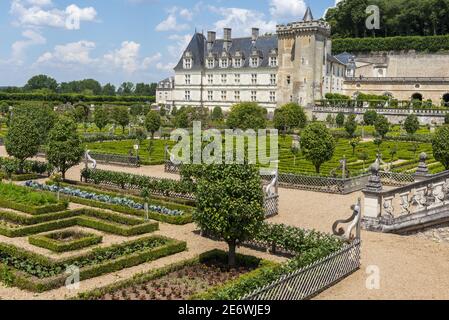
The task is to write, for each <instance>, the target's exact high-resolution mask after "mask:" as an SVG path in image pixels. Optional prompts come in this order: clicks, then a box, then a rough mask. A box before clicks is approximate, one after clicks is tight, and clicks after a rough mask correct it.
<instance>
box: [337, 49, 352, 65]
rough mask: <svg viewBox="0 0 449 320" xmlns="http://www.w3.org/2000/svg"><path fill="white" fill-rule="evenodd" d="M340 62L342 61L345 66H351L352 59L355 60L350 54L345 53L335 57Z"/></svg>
mask: <svg viewBox="0 0 449 320" xmlns="http://www.w3.org/2000/svg"><path fill="white" fill-rule="evenodd" d="M335 58H337V59H338V60H340V61H341V62H342V63H343V64H346V65H347V64H349V63H350V62H351V59H354V56H353V55H352V54H350V53H348V52H343V53H340V54H337V55H336V56H335Z"/></svg>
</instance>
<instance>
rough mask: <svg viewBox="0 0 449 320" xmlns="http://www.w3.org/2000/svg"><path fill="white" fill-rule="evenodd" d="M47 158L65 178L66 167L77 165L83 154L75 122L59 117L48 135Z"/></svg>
mask: <svg viewBox="0 0 449 320" xmlns="http://www.w3.org/2000/svg"><path fill="white" fill-rule="evenodd" d="M48 138H49V139H48V143H47V160H48V162H49V163H50V164H51V165H52V166H54V167H55V168H58V170H59V172H61V174H62V178H63V179H65V174H66V172H67V170H68V169H70V168H71V167H73V166H74V165H77V164H78V163H79V162H80V161H81V157H82V155H83V152H84V151H83V147H82V145H81V138H80V136H79V135H78V133H77V131H76V123H75V122H73V121H72V120H71V119H70V118H67V117H61V118H60V119H59V121H58V122H57V123H56V125H55V126H54V127H53V129H52V130H51V131H50V133H49V135H48Z"/></svg>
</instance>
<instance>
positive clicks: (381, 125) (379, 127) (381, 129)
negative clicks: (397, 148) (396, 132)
mask: <svg viewBox="0 0 449 320" xmlns="http://www.w3.org/2000/svg"><path fill="white" fill-rule="evenodd" d="M374 128H375V129H376V132H377V134H378V135H379V136H380V137H381V138H382V139H384V138H385V136H386V135H387V133H388V132H389V131H390V123H389V122H388V119H387V118H386V117H385V116H383V115H379V116H378V117H377V119H376V122H375V123H374Z"/></svg>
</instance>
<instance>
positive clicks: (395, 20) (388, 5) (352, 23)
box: [325, 0, 449, 38]
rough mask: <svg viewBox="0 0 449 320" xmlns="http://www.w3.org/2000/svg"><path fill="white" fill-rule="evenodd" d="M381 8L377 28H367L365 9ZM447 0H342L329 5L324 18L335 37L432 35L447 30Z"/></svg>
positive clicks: (448, 20)
mask: <svg viewBox="0 0 449 320" xmlns="http://www.w3.org/2000/svg"><path fill="white" fill-rule="evenodd" d="M369 5H376V6H378V7H379V9H380V13H381V15H380V18H381V21H380V30H368V29H367V28H366V25H365V20H366V18H367V17H368V16H369V14H367V13H366V8H367V7H368V6H369ZM448 15H449V0H343V1H341V2H339V3H338V4H337V6H336V7H335V8H330V9H329V10H328V11H327V14H326V17H325V19H326V21H328V22H329V23H330V25H331V27H332V34H333V37H334V38H353V37H370V36H376V37H392V36H413V35H416V36H431V35H443V34H447V33H448V32H449V19H447V16H448Z"/></svg>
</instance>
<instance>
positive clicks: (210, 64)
mask: <svg viewBox="0 0 449 320" xmlns="http://www.w3.org/2000/svg"><path fill="white" fill-rule="evenodd" d="M207 67H208V68H209V69H213V68H214V67H215V60H214V59H207Z"/></svg>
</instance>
